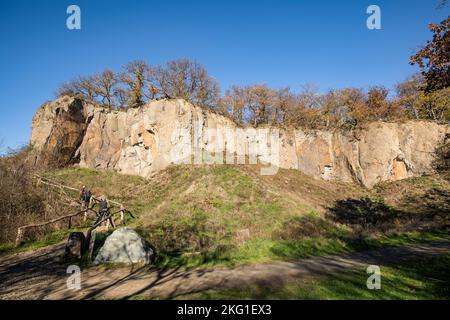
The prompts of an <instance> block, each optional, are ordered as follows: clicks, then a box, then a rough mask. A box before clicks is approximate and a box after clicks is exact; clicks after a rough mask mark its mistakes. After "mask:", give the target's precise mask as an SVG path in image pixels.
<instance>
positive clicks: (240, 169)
mask: <svg viewBox="0 0 450 320" xmlns="http://www.w3.org/2000/svg"><path fill="white" fill-rule="evenodd" d="M46 176H47V177H49V178H52V179H55V180H57V181H59V182H61V183H64V184H66V185H71V186H75V187H81V186H82V185H86V186H88V187H89V188H91V190H92V191H93V193H94V194H96V195H101V194H104V195H106V196H107V197H109V198H110V199H114V200H117V201H119V202H122V203H124V204H125V205H126V206H127V208H128V209H129V210H130V211H131V212H132V213H133V215H134V216H135V218H134V219H131V218H128V219H127V224H128V225H130V226H132V227H134V228H136V229H137V230H138V232H139V233H140V234H141V235H142V236H143V237H144V238H146V239H147V240H148V241H149V242H150V243H151V244H152V245H153V246H154V247H155V248H156V250H157V252H158V259H157V261H156V263H157V264H159V265H165V266H185V267H192V266H196V265H205V264H226V265H233V264H241V263H254V262H266V261H271V260H290V259H297V258H302V257H308V256H312V255H323V254H334V253H340V252H348V251H352V250H361V249H367V248H373V247H379V246H385V245H402V244H407V243H413V242H418V241H427V240H433V239H440V238H443V237H444V238H445V237H448V212H449V208H448V201H447V199H448V194H449V190H450V186H449V183H448V181H447V180H445V179H443V178H442V177H440V176H437V175H433V176H425V177H421V178H414V179H410V180H404V181H398V182H394V183H386V184H383V185H380V186H378V187H377V188H375V189H374V190H370V191H369V190H366V189H364V188H361V187H358V186H356V185H353V184H346V183H338V182H327V181H322V180H317V179H313V178H311V177H308V176H305V175H304V174H302V173H300V172H298V171H295V170H280V171H279V172H278V174H277V175H274V176H260V175H259V171H258V168H257V167H251V166H174V167H170V168H168V169H166V170H164V171H161V172H159V173H157V174H155V175H154V176H152V177H150V178H148V179H144V178H141V177H137V176H127V175H121V174H118V173H114V172H111V171H96V170H89V169H81V168H67V169H63V170H58V171H53V172H47V173H46ZM74 196H76V194H75V195H74Z"/></svg>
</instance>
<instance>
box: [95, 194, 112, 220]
mask: <svg viewBox="0 0 450 320" xmlns="http://www.w3.org/2000/svg"><path fill="white" fill-rule="evenodd" d="M99 200H100V201H99V203H98V204H99V209H98V214H97V221H96V222H95V223H96V224H97V223H98V222H99V221H101V220H103V219H104V218H105V217H106V215H107V214H108V212H109V203H108V199H106V197H105V196H101V197H100V199H99Z"/></svg>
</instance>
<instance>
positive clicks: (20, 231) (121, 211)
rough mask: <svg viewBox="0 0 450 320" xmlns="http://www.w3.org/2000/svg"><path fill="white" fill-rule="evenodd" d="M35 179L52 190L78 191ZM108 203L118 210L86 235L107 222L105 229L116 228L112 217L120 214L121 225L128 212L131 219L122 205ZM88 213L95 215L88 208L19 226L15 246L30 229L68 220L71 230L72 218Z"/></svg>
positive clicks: (97, 223) (95, 198) (37, 177)
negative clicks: (52, 188)
mask: <svg viewBox="0 0 450 320" xmlns="http://www.w3.org/2000/svg"><path fill="white" fill-rule="evenodd" d="M34 177H35V178H36V179H38V181H39V183H43V184H46V185H48V186H51V187H54V188H59V189H61V190H64V189H66V190H72V191H76V192H78V191H79V190H78V189H76V188H73V187H70V186H66V185H63V184H60V183H58V182H55V181H52V180H50V179H48V178H46V177H43V176H40V175H35V176H34ZM91 198H92V199H93V200H94V201H96V202H99V201H100V199H99V198H98V197H95V196H92V197H91ZM108 202H109V203H110V204H113V205H115V206H117V207H118V208H119V209H118V210H117V211H115V212H113V213H110V214H107V215H106V216H105V217H103V218H102V220H100V221H97V222H96V223H94V224H93V225H92V226H91V227H90V228H89V230H88V233H91V232H92V231H93V230H95V229H96V228H97V227H98V226H100V225H101V224H102V223H104V222H107V225H106V227H107V228H109V225H111V226H112V227H113V228H115V227H116V225H115V223H114V218H113V217H114V216H115V215H117V214H120V221H121V222H122V223H123V222H124V219H125V213H126V212H128V213H129V214H130V215H131V216H132V217H133V215H132V214H131V212H129V211H128V210H127V209H126V208H125V206H124V205H123V204H121V203H120V202H117V201H114V200H108ZM88 211H93V212H95V213H96V211H95V210H94V209H93V208H92V207H88V208H86V209H83V210H80V211H77V212H76V213H72V214H68V215H65V216H61V217H57V218H54V219H52V220H49V221H45V222H42V223H37V224H29V225H25V226H21V227H19V228H18V229H17V236H16V241H15V246H16V247H18V246H19V245H20V244H21V243H22V240H23V237H24V234H25V231H26V230H27V229H31V228H39V227H44V226H47V225H50V224H54V223H57V222H59V221H62V220H64V219H68V229H70V228H72V218H74V217H76V216H78V215H81V214H87V212H88Z"/></svg>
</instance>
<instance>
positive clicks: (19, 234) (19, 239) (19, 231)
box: [15, 228, 23, 248]
mask: <svg viewBox="0 0 450 320" xmlns="http://www.w3.org/2000/svg"><path fill="white" fill-rule="evenodd" d="M22 236H23V229H22V228H18V229H17V237H16V242H15V246H16V248H17V247H18V246H20V244H21V243H22Z"/></svg>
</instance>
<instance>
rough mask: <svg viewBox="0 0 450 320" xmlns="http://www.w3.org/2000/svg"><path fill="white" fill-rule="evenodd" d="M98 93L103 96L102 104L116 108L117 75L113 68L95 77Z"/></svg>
mask: <svg viewBox="0 0 450 320" xmlns="http://www.w3.org/2000/svg"><path fill="white" fill-rule="evenodd" d="M95 80H96V88H97V94H98V95H99V96H100V97H101V99H102V100H101V101H102V104H103V105H104V106H106V107H108V108H110V109H112V108H115V107H116V106H117V105H116V102H115V93H116V90H117V89H116V85H117V82H118V80H117V77H116V75H115V74H114V72H112V71H111V70H108V69H107V70H105V71H103V72H102V73H101V74H99V75H97V76H96V77H95Z"/></svg>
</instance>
